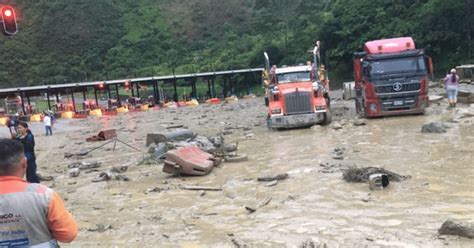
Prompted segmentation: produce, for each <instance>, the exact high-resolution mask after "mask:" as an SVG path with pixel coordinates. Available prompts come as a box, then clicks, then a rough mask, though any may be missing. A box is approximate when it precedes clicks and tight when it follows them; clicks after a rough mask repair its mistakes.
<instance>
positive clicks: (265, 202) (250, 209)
mask: <svg viewBox="0 0 474 248" xmlns="http://www.w3.org/2000/svg"><path fill="white" fill-rule="evenodd" d="M271 201H272V198H271V197H267V198H265V199H264V200H263V201H262V202H260V204H258V206H256V207H254V206H247V205H246V206H244V207H245V210H247V211H248V212H249V213H254V212H255V211H257V210H258V209H260V208H262V207H264V206H266V205H268V204H269V203H270V202H271Z"/></svg>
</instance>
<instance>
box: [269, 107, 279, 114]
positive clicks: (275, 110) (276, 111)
mask: <svg viewBox="0 0 474 248" xmlns="http://www.w3.org/2000/svg"><path fill="white" fill-rule="evenodd" d="M271 112H272V115H276V114H281V109H280V108H277V109H272V111H271Z"/></svg>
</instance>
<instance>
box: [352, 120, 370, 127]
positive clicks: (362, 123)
mask: <svg viewBox="0 0 474 248" xmlns="http://www.w3.org/2000/svg"><path fill="white" fill-rule="evenodd" d="M353 124H354V126H365V125H367V122H365V120H364V119H356V120H354V122H353Z"/></svg>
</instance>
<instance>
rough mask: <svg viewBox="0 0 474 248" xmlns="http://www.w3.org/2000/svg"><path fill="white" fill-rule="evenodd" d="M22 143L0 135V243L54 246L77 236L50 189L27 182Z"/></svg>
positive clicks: (60, 202) (75, 227) (67, 215)
mask: <svg viewBox="0 0 474 248" xmlns="http://www.w3.org/2000/svg"><path fill="white" fill-rule="evenodd" d="M27 166H28V164H27V162H26V158H25V154H24V151H23V145H22V144H21V143H20V142H19V141H17V140H12V139H0V247H33V248H39V247H58V241H59V242H64V243H69V242H72V241H73V240H74V239H75V238H76V236H77V232H78V229H77V224H76V222H75V220H74V218H73V217H72V215H71V214H70V213H69V212H68V211H67V209H66V207H65V206H64V202H63V201H62V200H61V198H60V197H59V195H58V194H57V193H55V192H54V191H53V190H52V189H50V188H48V187H46V186H44V185H41V184H37V183H28V182H26V181H25V180H23V178H24V177H25V174H26V168H27Z"/></svg>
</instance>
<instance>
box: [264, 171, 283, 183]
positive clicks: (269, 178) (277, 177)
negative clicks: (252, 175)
mask: <svg viewBox="0 0 474 248" xmlns="http://www.w3.org/2000/svg"><path fill="white" fill-rule="evenodd" d="M287 178H288V173H282V174H278V175H273V176H261V177H258V178H257V181H260V182H271V181H279V180H285V179H287Z"/></svg>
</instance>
